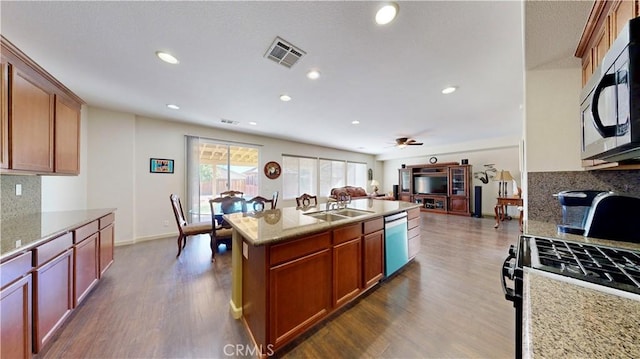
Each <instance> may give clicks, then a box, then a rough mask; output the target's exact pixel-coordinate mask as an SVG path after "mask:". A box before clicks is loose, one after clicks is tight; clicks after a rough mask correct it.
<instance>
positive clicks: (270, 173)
mask: <svg viewBox="0 0 640 359" xmlns="http://www.w3.org/2000/svg"><path fill="white" fill-rule="evenodd" d="M280 172H282V170H281V168H280V165H279V164H278V162H274V161H271V162H267V164H266V165H264V175H265V176H267V178H269V179H276V178H278V177H280Z"/></svg>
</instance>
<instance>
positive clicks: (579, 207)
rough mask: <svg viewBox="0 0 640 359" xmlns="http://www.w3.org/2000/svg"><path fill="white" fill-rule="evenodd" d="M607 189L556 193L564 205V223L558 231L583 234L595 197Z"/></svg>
mask: <svg viewBox="0 0 640 359" xmlns="http://www.w3.org/2000/svg"><path fill="white" fill-rule="evenodd" d="M602 192H605V191H597V190H579V191H562V192H558V193H556V194H554V195H553V196H554V197H556V198H558V202H560V205H561V206H562V223H561V224H559V225H558V231H559V232H562V233H572V234H583V233H584V226H585V223H586V221H587V214H588V213H589V209H590V208H591V203H593V199H594V198H595V197H596V196H597V195H599V194H600V193H602Z"/></svg>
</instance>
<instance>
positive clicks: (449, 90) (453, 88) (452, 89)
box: [442, 86, 458, 95]
mask: <svg viewBox="0 0 640 359" xmlns="http://www.w3.org/2000/svg"><path fill="white" fill-rule="evenodd" d="M457 89H458V86H449V87H445V88H444V89H442V93H443V94H445V95H448V94H450V93H454V92H456V90H457Z"/></svg>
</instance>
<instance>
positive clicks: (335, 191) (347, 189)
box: [328, 186, 393, 201]
mask: <svg viewBox="0 0 640 359" xmlns="http://www.w3.org/2000/svg"><path fill="white" fill-rule="evenodd" d="M344 193H346V195H347V196H348V198H350V199H358V198H374V199H387V200H393V197H390V196H385V195H377V194H368V193H367V191H365V189H364V188H362V187H355V186H344V187H336V188H332V189H331V193H330V194H329V197H328V198H329V200H330V201H331V200H338V199H339V196H340V195H341V194H344Z"/></svg>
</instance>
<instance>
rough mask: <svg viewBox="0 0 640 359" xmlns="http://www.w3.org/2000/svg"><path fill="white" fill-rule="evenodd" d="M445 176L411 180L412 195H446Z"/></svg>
mask: <svg viewBox="0 0 640 359" xmlns="http://www.w3.org/2000/svg"><path fill="white" fill-rule="evenodd" d="M447 183H448V180H447V176H433V177H431V176H420V177H414V178H413V193H414V194H447Z"/></svg>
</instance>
